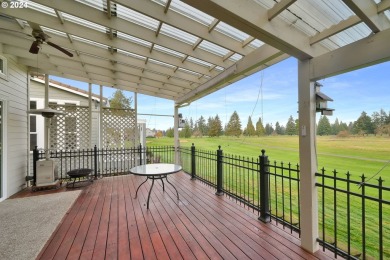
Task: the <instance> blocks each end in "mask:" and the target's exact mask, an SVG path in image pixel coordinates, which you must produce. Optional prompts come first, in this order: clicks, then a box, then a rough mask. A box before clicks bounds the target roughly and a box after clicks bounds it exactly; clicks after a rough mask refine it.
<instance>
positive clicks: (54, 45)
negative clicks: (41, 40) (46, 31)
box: [46, 42, 73, 57]
mask: <svg viewBox="0 0 390 260" xmlns="http://www.w3.org/2000/svg"><path fill="white" fill-rule="evenodd" d="M46 43H47V44H49V45H50V46H51V47H54V48H56V49H57V50H59V51H62V52H63V53H65V54H66V55H68V56H69V57H73V54H72V53H70V52H69V51H67V50H65V49H64V48H62V47H60V46H58V45H57V44H55V43H52V42H46Z"/></svg>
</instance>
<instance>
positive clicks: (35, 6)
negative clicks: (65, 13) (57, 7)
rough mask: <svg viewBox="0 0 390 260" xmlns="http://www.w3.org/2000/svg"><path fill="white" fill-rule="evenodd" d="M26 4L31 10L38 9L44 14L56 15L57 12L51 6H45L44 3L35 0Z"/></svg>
mask: <svg viewBox="0 0 390 260" xmlns="http://www.w3.org/2000/svg"><path fill="white" fill-rule="evenodd" d="M27 6H28V8H30V9H32V10H35V11H38V12H41V13H44V14H48V15H51V16H57V14H56V12H55V11H54V9H53V8H50V7H47V6H45V5H41V4H37V3H35V2H31V1H28V5H27Z"/></svg>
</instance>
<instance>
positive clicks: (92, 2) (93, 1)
mask: <svg viewBox="0 0 390 260" xmlns="http://www.w3.org/2000/svg"><path fill="white" fill-rule="evenodd" d="M76 2H79V3H82V4H85V5H88V6H90V7H93V8H95V9H98V10H100V11H103V10H104V7H105V6H106V5H107V4H106V3H107V2H106V1H104V2H103V0H76Z"/></svg>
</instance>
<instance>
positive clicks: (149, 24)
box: [116, 4, 159, 31]
mask: <svg viewBox="0 0 390 260" xmlns="http://www.w3.org/2000/svg"><path fill="white" fill-rule="evenodd" d="M116 8H117V9H116V10H117V15H118V17H119V18H122V19H125V20H127V21H129V22H132V23H135V24H138V25H141V26H143V27H145V28H148V29H150V30H153V31H156V30H157V27H158V25H159V21H157V20H156V19H153V18H151V17H149V16H146V15H143V14H141V13H139V12H136V11H134V10H131V9H129V8H127V7H124V6H122V5H120V4H117V5H116Z"/></svg>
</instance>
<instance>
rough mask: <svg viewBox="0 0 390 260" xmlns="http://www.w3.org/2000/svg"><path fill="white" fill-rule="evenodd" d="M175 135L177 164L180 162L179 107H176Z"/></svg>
mask: <svg viewBox="0 0 390 260" xmlns="http://www.w3.org/2000/svg"><path fill="white" fill-rule="evenodd" d="M174 110H175V114H174V122H173V135H174V139H175V164H180V141H179V107H177V106H176V105H175V107H174Z"/></svg>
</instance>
